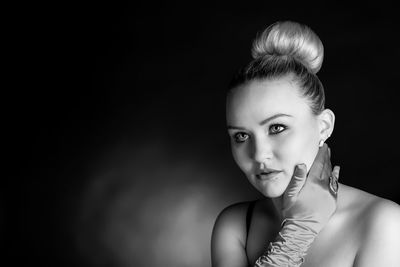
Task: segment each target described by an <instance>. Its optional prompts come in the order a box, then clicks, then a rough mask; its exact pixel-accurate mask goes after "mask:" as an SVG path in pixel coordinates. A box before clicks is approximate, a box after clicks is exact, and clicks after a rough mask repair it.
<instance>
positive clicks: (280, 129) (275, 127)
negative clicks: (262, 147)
mask: <svg viewBox="0 0 400 267" xmlns="http://www.w3.org/2000/svg"><path fill="white" fill-rule="evenodd" d="M285 129H286V127H285V126H283V125H281V124H273V125H271V126H270V127H269V131H270V133H271V134H278V133H280V132H283V131H284V130H285Z"/></svg>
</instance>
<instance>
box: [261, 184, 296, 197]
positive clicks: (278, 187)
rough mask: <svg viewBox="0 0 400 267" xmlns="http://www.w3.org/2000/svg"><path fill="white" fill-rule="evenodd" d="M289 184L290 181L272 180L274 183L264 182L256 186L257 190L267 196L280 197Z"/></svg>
mask: <svg viewBox="0 0 400 267" xmlns="http://www.w3.org/2000/svg"><path fill="white" fill-rule="evenodd" d="M288 184H289V181H287V182H286V181H285V182H283V181H281V182H278V183H277V182H272V183H269V182H267V183H263V184H257V186H256V188H257V190H258V191H259V192H260V193H261V194H263V195H264V196H266V197H269V198H276V197H280V196H282V195H283V193H284V192H285V191H286V188H287V186H288Z"/></svg>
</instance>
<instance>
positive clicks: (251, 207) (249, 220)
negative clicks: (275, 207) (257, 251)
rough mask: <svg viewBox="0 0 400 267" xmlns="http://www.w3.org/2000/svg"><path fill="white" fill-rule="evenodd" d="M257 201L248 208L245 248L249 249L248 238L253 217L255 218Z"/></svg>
mask: <svg viewBox="0 0 400 267" xmlns="http://www.w3.org/2000/svg"><path fill="white" fill-rule="evenodd" d="M256 201H257V200H254V201H252V202H250V204H249V206H248V208H247V213H246V245H245V248H246V247H247V237H248V235H249V229H250V223H251V217H252V216H253V209H254V205H255V204H256Z"/></svg>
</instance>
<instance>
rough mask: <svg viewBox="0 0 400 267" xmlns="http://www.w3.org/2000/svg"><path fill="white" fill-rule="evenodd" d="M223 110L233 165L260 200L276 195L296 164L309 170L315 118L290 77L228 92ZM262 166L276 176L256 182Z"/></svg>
mask: <svg viewBox="0 0 400 267" xmlns="http://www.w3.org/2000/svg"><path fill="white" fill-rule="evenodd" d="M226 111H227V112H226V114H227V125H228V133H229V135H230V137H231V149H232V154H233V157H234V159H235V162H236V163H237V164H238V166H239V168H240V169H241V170H242V171H243V172H244V173H245V174H246V176H247V178H248V179H249V181H250V183H251V184H252V185H253V186H254V187H255V188H256V189H257V190H258V191H260V192H261V193H262V194H263V195H264V196H266V197H270V198H275V197H279V196H281V195H282V194H283V193H284V191H285V190H286V187H287V186H288V184H289V182H290V179H291V177H292V175H293V172H294V168H295V166H296V165H297V164H300V163H305V164H306V165H307V171H309V169H310V167H311V165H312V163H313V161H314V158H315V156H316V155H317V152H318V148H319V147H318V144H319V141H320V139H321V134H320V128H319V123H318V117H317V116H315V115H313V113H312V112H311V109H310V107H309V104H308V103H307V100H306V99H305V98H304V97H301V96H300V91H299V87H298V85H297V84H296V83H295V82H294V81H293V80H292V78H291V76H289V75H288V76H286V77H282V78H279V79H274V80H254V81H251V82H249V83H247V84H244V85H242V86H239V87H237V88H235V89H233V91H231V93H230V94H229V95H228V97H227V109H226ZM261 163H263V164H264V168H268V169H274V170H277V171H278V172H276V173H274V174H273V177H269V178H265V177H264V178H263V179H260V178H258V177H257V176H256V175H257V174H258V173H260V172H262V171H263V170H262V166H261Z"/></svg>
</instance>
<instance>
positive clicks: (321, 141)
mask: <svg viewBox="0 0 400 267" xmlns="http://www.w3.org/2000/svg"><path fill="white" fill-rule="evenodd" d="M323 145H324V139H321V140H320V141H319V144H318V146H319V147H322V146H323Z"/></svg>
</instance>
